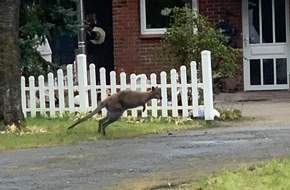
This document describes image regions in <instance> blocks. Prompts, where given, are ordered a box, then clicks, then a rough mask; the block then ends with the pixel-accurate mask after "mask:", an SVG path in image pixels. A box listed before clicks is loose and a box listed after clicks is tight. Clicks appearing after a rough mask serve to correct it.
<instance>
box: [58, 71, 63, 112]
mask: <svg viewBox="0 0 290 190" xmlns="http://www.w3.org/2000/svg"><path fill="white" fill-rule="evenodd" d="M57 82H58V83H57V89H58V107H59V115H60V117H62V116H63V113H64V108H65V104H64V82H65V81H64V77H63V70H62V69H58V70H57Z"/></svg>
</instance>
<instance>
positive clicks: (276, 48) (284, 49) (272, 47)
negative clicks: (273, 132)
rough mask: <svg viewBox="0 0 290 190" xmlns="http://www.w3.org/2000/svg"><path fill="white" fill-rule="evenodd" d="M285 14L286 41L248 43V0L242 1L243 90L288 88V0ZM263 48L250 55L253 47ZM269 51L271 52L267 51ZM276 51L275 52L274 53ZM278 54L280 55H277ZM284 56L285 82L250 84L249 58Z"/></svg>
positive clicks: (289, 55) (289, 65) (289, 49)
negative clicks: (255, 54) (285, 66)
mask: <svg viewBox="0 0 290 190" xmlns="http://www.w3.org/2000/svg"><path fill="white" fill-rule="evenodd" d="M285 14H286V43H281V44H278V43H276V44H275V43H273V44H250V43H249V20H248V0H243V1H242V26H243V78H244V90H245V91H250V90H253V91H254V90H283V89H284V90H285V89H289V77H288V76H289V73H290V71H289V69H290V62H289V61H290V47H289V46H290V41H289V40H290V38H289V24H290V23H289V0H285ZM259 47H260V48H264V49H265V50H266V51H265V53H262V54H260V55H257V56H255V57H254V56H253V57H251V54H252V53H253V51H254V48H256V49H257V48H259ZM267 51H270V52H271V53H269V52H267ZM275 52H277V54H275ZM271 54H272V55H271ZM279 54H280V55H279ZM282 57H283V58H285V57H286V59H287V84H283V85H277V84H276V85H275V84H274V85H263V84H261V85H250V66H249V61H250V58H253V59H267V58H273V59H275V58H282Z"/></svg>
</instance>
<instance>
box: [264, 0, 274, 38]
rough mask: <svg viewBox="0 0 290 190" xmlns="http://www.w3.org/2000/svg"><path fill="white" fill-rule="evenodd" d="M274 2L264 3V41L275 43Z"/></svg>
mask: <svg viewBox="0 0 290 190" xmlns="http://www.w3.org/2000/svg"><path fill="white" fill-rule="evenodd" d="M272 14H273V13H272V0H263V1H262V40H263V43H273V20H272Z"/></svg>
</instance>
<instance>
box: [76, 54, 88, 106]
mask: <svg viewBox="0 0 290 190" xmlns="http://www.w3.org/2000/svg"><path fill="white" fill-rule="evenodd" d="M77 71H78V86H79V96H80V111H81V112H87V111H88V106H89V102H88V91H87V86H88V77H87V59H86V55H84V54H79V55H77Z"/></svg>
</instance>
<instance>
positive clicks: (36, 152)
mask: <svg viewBox="0 0 290 190" xmlns="http://www.w3.org/2000/svg"><path fill="white" fill-rule="evenodd" d="M288 155H290V126H288V125H284V126H277V125H275V126H251V127H247V126H236V127H217V128H210V129H202V130H196V131H184V132H178V133H173V134H172V135H168V134H156V135H149V136H144V137H138V138H133V139H119V140H97V141H94V142H83V143H78V144H74V145H69V146H62V147H50V148H35V149H21V150H12V151H2V152H0V179H1V180H0V189H1V190H6V189H9V190H10V189H21V190H26V189H29V190H33V189H42V190H45V189H70V190H71V189H85V190H86V189H97V190H103V189H150V188H152V187H155V188H156V187H158V186H159V185H173V184H176V183H181V182H186V181H189V180H192V179H194V178H195V177H197V176H200V175H203V174H208V173H211V172H215V171H220V170H222V169H225V168H227V169H231V168H237V167H241V166H243V164H246V163H249V162H250V163H255V162H259V161H263V160H268V159H272V158H278V157H284V156H288Z"/></svg>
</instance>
